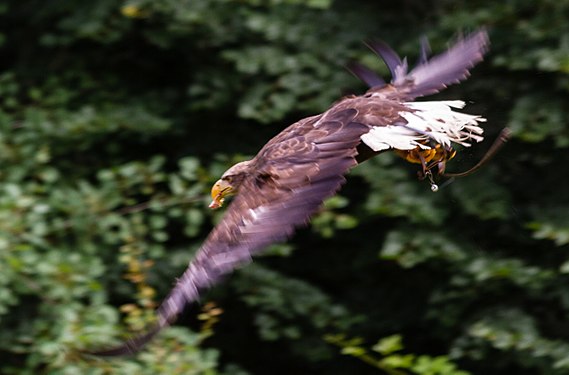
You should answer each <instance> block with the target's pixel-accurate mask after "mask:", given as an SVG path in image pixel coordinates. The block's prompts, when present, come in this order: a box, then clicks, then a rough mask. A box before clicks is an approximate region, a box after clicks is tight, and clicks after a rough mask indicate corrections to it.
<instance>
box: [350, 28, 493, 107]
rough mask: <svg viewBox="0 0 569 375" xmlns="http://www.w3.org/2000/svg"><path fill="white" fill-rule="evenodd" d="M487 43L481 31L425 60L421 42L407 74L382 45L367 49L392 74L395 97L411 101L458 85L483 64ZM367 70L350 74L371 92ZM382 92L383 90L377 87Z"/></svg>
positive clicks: (403, 61)
mask: <svg viewBox="0 0 569 375" xmlns="http://www.w3.org/2000/svg"><path fill="white" fill-rule="evenodd" d="M489 44H490V42H489V40H488V33H487V32H486V30H484V29H480V30H478V31H476V32H474V33H472V34H470V35H468V36H466V37H465V38H462V39H459V40H458V41H457V42H456V43H455V44H454V45H452V46H451V47H450V48H449V49H448V50H447V51H445V52H443V53H441V54H439V55H437V56H434V57H432V58H431V59H429V58H428V54H429V50H430V48H429V45H428V42H427V41H426V39H423V40H422V41H421V52H420V57H419V62H418V64H417V66H416V67H415V68H414V69H413V70H411V71H410V72H408V66H407V61H406V59H401V58H400V57H399V55H398V54H397V53H396V52H395V51H394V50H393V49H391V47H389V46H388V45H387V44H386V43H384V42H382V41H373V42H369V43H368V44H367V45H368V47H369V48H370V49H372V50H373V51H374V52H375V53H376V54H377V55H378V56H379V57H381V58H382V59H383V61H384V62H385V64H386V65H387V67H388V68H389V71H390V72H391V76H392V80H391V83H392V85H393V86H395V87H396V88H397V91H396V92H395V94H396V96H397V97H398V98H401V99H405V100H411V99H414V98H417V97H419V96H425V95H430V94H434V93H437V92H439V91H440V90H442V89H444V88H446V87H447V86H449V85H452V84H455V83H459V82H460V81H463V80H465V79H466V78H468V76H469V75H470V72H469V70H470V69H471V68H472V67H474V66H475V65H476V64H478V63H479V62H480V61H482V59H483V57H484V54H485V53H486V52H487V51H488V46H489ZM368 70H369V69H366V68H365V67H364V68H361V67H357V69H356V70H353V69H352V70H351V71H352V72H353V73H354V74H355V75H356V76H357V77H358V78H360V79H361V80H362V81H364V82H365V83H368V85H369V86H370V87H372V88H374V89H375V88H376V87H374V86H376V85H374V86H372V84H371V83H375V82H370V79H369V77H372V73H371V72H369V71H368ZM378 87H379V88H381V87H382V86H378Z"/></svg>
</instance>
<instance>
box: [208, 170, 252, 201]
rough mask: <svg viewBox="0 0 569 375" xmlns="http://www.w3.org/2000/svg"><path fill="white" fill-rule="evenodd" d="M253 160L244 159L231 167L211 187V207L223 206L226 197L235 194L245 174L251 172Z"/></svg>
mask: <svg viewBox="0 0 569 375" xmlns="http://www.w3.org/2000/svg"><path fill="white" fill-rule="evenodd" d="M250 163H251V160H247V161H242V162H241V163H237V164H235V165H234V166H233V167H231V168H229V169H228V170H227V171H225V173H224V174H223V175H222V176H221V178H220V179H219V180H217V182H216V183H215V184H213V186H212V188H211V199H212V201H211V203H210V204H209V208H211V209H216V208H219V207H221V206H223V201H224V200H225V198H226V197H228V196H231V195H235V194H237V192H238V191H239V187H240V186H241V183H242V182H243V179H244V178H245V176H247V175H248V174H249V172H250V171H249V169H250V167H249V166H250Z"/></svg>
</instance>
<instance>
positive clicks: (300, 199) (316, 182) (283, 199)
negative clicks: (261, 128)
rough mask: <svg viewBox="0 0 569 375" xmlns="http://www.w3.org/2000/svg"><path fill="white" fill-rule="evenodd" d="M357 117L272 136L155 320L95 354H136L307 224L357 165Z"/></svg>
mask: <svg viewBox="0 0 569 375" xmlns="http://www.w3.org/2000/svg"><path fill="white" fill-rule="evenodd" d="M356 115H357V110H355V109H343V110H342V109H338V108H337V107H333V108H332V109H330V110H329V111H328V112H326V113H325V114H324V115H322V116H321V117H312V118H308V119H305V120H303V121H301V122H299V123H297V124H295V125H293V126H291V127H289V128H288V129H286V130H285V131H283V132H282V133H281V134H279V135H278V136H277V137H275V138H274V139H273V140H271V141H270V142H269V143H268V144H267V145H266V146H265V147H264V148H263V149H262V150H261V151H260V152H259V154H258V156H257V157H256V158H255V159H253V160H254V161H255V171H253V173H252V174H251V175H250V176H248V177H247V178H246V179H245V181H244V182H243V185H241V188H240V190H239V193H238V195H237V197H236V198H235V199H234V200H233V202H232V203H231V205H230V207H229V208H228V210H227V212H226V214H225V216H224V217H223V219H222V220H221V222H220V223H219V224H218V225H217V226H216V227H215V229H214V230H213V231H212V232H211V234H210V235H209V237H208V238H207V239H206V241H205V242H204V244H203V246H202V247H201V248H200V250H199V251H198V253H197V254H196V257H195V258H194V259H193V260H192V261H191V263H190V264H189V267H188V269H187V270H186V271H185V272H184V274H183V275H182V277H181V278H180V279H179V280H178V282H177V284H176V286H175V287H174V288H173V290H172V291H171V292H170V294H169V295H168V297H166V299H165V300H164V302H163V303H162V305H161V306H160V308H159V309H158V312H157V313H158V322H157V323H156V325H155V326H154V327H152V328H151V329H150V330H149V331H148V332H147V333H146V334H143V335H140V336H137V337H134V338H133V339H131V340H128V341H127V342H126V343H125V344H123V345H121V346H119V347H115V348H112V349H109V350H104V351H99V352H95V353H91V354H95V355H101V356H105V355H106V356H113V355H122V354H131V353H135V352H137V351H138V350H139V349H140V348H141V347H142V346H143V345H144V344H145V343H147V342H148V341H149V340H150V339H151V338H152V337H153V336H154V335H156V334H157V333H158V332H159V331H160V329H161V328H163V327H165V326H167V325H169V324H170V323H172V322H173V321H174V320H175V319H176V317H177V316H178V315H179V314H180V313H181V312H182V310H183V309H184V307H185V306H186V305H187V304H188V303H190V302H193V301H195V300H197V299H198V298H199V295H200V292H201V291H203V290H204V289H206V288H208V287H210V286H212V285H213V284H215V283H217V282H218V281H219V280H220V278H221V277H222V276H224V275H226V274H228V273H230V272H231V271H233V270H234V269H235V268H238V267H240V266H242V265H244V264H246V263H248V262H250V261H251V257H252V256H253V255H255V254H256V253H258V252H260V251H261V250H262V249H263V248H265V247H266V246H267V245H270V244H272V243H274V242H278V241H283V240H285V239H286V238H288V237H289V236H290V235H291V234H292V233H293V231H294V229H295V228H296V227H298V226H301V225H304V224H305V223H306V222H307V221H308V219H309V218H310V216H311V215H312V214H314V213H315V211H316V210H317V209H318V208H319V207H320V206H321V204H322V202H323V200H324V199H326V198H328V197H330V196H332V195H333V194H334V193H336V191H337V190H338V189H339V188H340V186H341V185H342V184H343V182H344V181H345V179H344V176H343V175H344V174H345V173H346V172H347V171H348V170H349V169H350V168H351V167H353V166H355V165H356V161H355V156H356V153H357V152H356V146H357V144H358V143H360V136H361V135H362V134H364V133H365V132H367V131H368V130H369V128H368V127H367V126H364V125H361V124H358V123H355V122H353V119H354V118H355V117H356Z"/></svg>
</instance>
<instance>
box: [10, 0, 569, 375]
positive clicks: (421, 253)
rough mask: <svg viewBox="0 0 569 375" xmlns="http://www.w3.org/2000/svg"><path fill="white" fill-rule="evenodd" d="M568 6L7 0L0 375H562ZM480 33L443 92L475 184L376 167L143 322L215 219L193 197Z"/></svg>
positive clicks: (364, 169)
mask: <svg viewBox="0 0 569 375" xmlns="http://www.w3.org/2000/svg"><path fill="white" fill-rule="evenodd" d="M568 20H569V1H566V0H563V1H549V0H540V1H530V0H512V1H425V0H420V1H419V0H407V1H391V2H386V1H358V2H355V1H350V0H336V1H332V0H309V1H300V0H241V1H237V0H132V1H116V0H97V1H72V0H68V1H65V0H59V1H53V0H52V1H45V0H28V1H20V0H4V1H2V2H1V3H0V54H1V56H2V57H1V58H0V357H1V361H0V373H3V374H38V373H44V374H77V373H81V374H218V373H219V374H221V373H222V374H373V373H387V374H392V375H401V374H424V375H428V374H445V375H450V374H453V375H464V374H467V373H470V374H520V375H526V374H569V323H568V322H567V317H568V313H569V288H568V285H569V277H568V275H567V274H568V273H569V254H568V250H569V247H568V244H569V215H568V208H569V172H568V166H567V165H568V163H569V153H568V152H567V149H568V147H569V130H568V129H569V127H568V113H569V112H568V110H567V105H568V103H569V102H568V98H569V21H568ZM481 26H484V27H487V29H488V30H489V33H490V38H491V41H492V46H491V51H490V53H489V55H488V56H487V58H486V60H485V61H484V62H483V63H482V64H480V65H479V66H478V67H476V68H475V69H474V70H473V72H472V77H471V78H470V79H469V80H468V81H466V82H464V83H463V84H461V85H459V86H453V87H451V88H450V89H448V90H446V91H444V92H442V93H441V94H438V95H437V96H434V97H433V98H435V99H462V100H465V101H467V102H468V106H467V107H466V109H465V110H466V111H467V112H468V113H474V114H481V115H483V116H485V117H486V118H487V119H488V122H487V123H486V124H484V127H485V134H486V141H485V142H483V143H482V144H480V145H476V146H474V147H472V148H471V149H467V150H460V151H459V153H458V155H457V157H456V158H455V159H453V160H452V161H451V162H450V163H449V165H448V169H449V170H450V171H453V172H454V171H463V170H466V169H468V168H470V167H471V166H472V165H474V164H475V163H476V162H477V161H478V160H479V159H480V158H481V157H482V155H483V154H484V152H485V151H486V150H487V149H488V147H489V146H490V144H491V142H492V140H493V139H494V138H495V137H496V135H497V134H498V133H499V131H500V130H501V129H502V128H503V127H505V126H508V127H510V128H511V129H512V131H513V138H512V139H511V140H510V142H508V144H507V145H506V147H504V148H503V150H502V151H501V152H500V153H499V154H498V155H497V156H496V157H495V158H494V159H493V160H492V161H491V162H490V163H489V164H488V165H487V166H486V167H485V168H484V169H483V170H481V171H480V172H478V173H476V174H475V175H472V176H469V177H466V178H463V179H457V180H455V181H454V182H452V183H451V184H450V185H448V186H447V187H445V188H443V189H441V191H440V192H438V193H436V194H433V193H432V192H431V191H430V189H429V186H428V184H427V183H425V182H419V181H417V179H416V171H417V167H416V166H414V165H410V164H407V163H405V162H404V161H403V160H401V159H399V158H397V157H396V156H395V155H392V154H384V155H381V156H379V157H378V158H376V159H374V160H371V161H370V162H368V163H365V164H364V165H361V166H360V167H358V168H357V169H355V170H354V171H353V172H352V173H351V174H350V176H349V177H348V183H347V185H346V186H345V188H344V189H343V190H342V191H341V193H340V195H339V196H338V197H336V198H334V199H331V200H330V201H328V202H327V203H326V206H325V209H324V210H323V211H322V212H320V213H319V214H318V215H317V216H316V217H315V218H314V220H313V221H312V225H311V226H310V227H309V228H307V229H303V230H300V231H299V232H298V233H297V235H296V236H295V237H294V238H293V239H292V240H291V241H290V242H289V243H287V244H284V245H276V246H273V247H271V249H269V250H268V252H267V256H263V257H259V258H257V259H256V262H255V263H254V264H253V265H251V266H248V267H246V268H244V269H242V270H240V271H238V272H236V273H235V274H234V275H232V276H231V277H229V278H228V279H227V280H225V282H224V283H223V284H222V285H219V286H217V287H215V288H214V289H213V290H212V291H210V292H209V293H207V294H206V295H204V297H203V299H202V301H201V302H200V304H196V305H194V306H192V307H190V308H188V310H187V312H186V313H185V314H184V316H183V317H182V319H181V320H180V322H179V324H177V325H176V326H175V327H173V328H171V329H167V330H166V331H165V332H164V333H163V334H162V335H160V336H159V337H158V338H157V339H156V340H154V341H153V343H152V344H151V345H149V346H148V348H147V350H145V351H144V352H143V353H141V354H139V355H137V356H132V357H127V358H121V359H116V360H100V359H93V358H85V357H82V356H81V355H80V353H79V351H80V350H82V349H89V348H91V349H92V348H97V347H101V346H105V345H109V344H111V343H113V342H117V341H118V340H119V339H121V338H124V337H125V335H127V334H128V333H132V332H136V331H138V330H140V329H142V328H143V327H144V326H145V325H146V324H148V323H149V322H150V321H151V319H152V311H153V310H154V308H155V307H156V304H157V303H158V302H159V301H160V300H161V298H162V297H163V296H164V295H165V294H166V293H167V292H168V290H169V288H170V287H171V286H172V285H173V283H174V281H175V278H176V277H177V276H178V275H180V274H181V273H182V272H183V270H184V268H185V266H186V265H187V262H188V261H189V260H190V259H191V257H192V254H193V252H194V251H195V249H196V248H197V247H198V246H199V245H200V243H201V242H202V241H203V239H204V237H205V236H206V235H207V233H208V232H209V230H210V229H211V228H212V226H213V224H214V223H215V221H216V220H219V217H220V215H222V212H215V213H212V212H210V211H209V210H208V209H207V203H208V191H209V188H210V186H211V184H212V183H213V182H214V181H215V180H216V179H217V178H218V177H219V175H220V174H221V173H222V172H223V171H224V170H225V169H226V168H227V167H229V166H230V165H231V164H233V163H234V162H237V161H240V160H244V159H246V158H248V157H250V156H252V155H254V154H255V152H256V151H257V150H258V149H259V148H260V147H261V146H262V145H263V144H264V143H265V142H266V141H267V140H268V139H269V138H270V137H271V136H273V135H274V134H276V133H278V132H279V131H280V130H281V129H283V128H284V127H285V126H287V125H289V124H290V123H292V122H294V121H296V120H298V119H300V118H302V117H305V116H308V115H311V114H315V113H318V112H321V111H323V110H325V109H326V108H328V106H329V105H330V104H331V103H333V102H334V101H335V100H337V99H338V98H340V97H341V96H342V95H344V94H346V93H362V92H364V91H365V87H364V85H362V84H361V83H360V82H358V81H357V80H356V79H355V78H354V77H352V76H351V75H350V74H349V73H348V72H347V71H346V70H345V69H344V68H343V66H344V65H345V64H346V63H347V62H349V61H351V60H359V61H362V62H364V63H366V64H368V65H370V66H373V67H374V69H377V71H378V72H380V73H381V74H382V75H384V76H387V73H388V71H387V69H386V67H385V66H384V65H383V64H382V63H381V62H380V61H379V60H378V59H377V58H376V57H375V56H374V55H373V53H371V52H370V51H368V50H367V49H366V48H365V46H364V45H363V44H362V41H364V40H366V39H369V38H381V39H383V40H385V41H387V42H388V43H389V44H390V45H392V46H393V48H394V49H396V50H397V51H398V52H399V53H400V54H401V55H403V56H408V57H409V59H410V62H411V63H413V61H414V60H415V59H416V58H417V56H418V51H419V43H418V41H419V38H420V37H421V36H422V35H426V36H428V37H429V39H430V41H431V46H432V49H433V51H435V52H441V51H443V50H444V49H445V48H446V47H447V46H448V43H449V41H452V40H453V38H456V37H457V36H458V35H459V34H460V33H461V32H466V33H467V32H470V31H473V30H475V29H477V28H479V27H481Z"/></svg>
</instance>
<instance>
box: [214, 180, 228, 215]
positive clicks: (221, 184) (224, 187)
mask: <svg viewBox="0 0 569 375" xmlns="http://www.w3.org/2000/svg"><path fill="white" fill-rule="evenodd" d="M232 193H233V187H232V186H231V184H230V183H229V182H228V181H225V180H217V182H216V183H215V184H213V187H212V188H211V199H212V201H211V203H210V204H209V208H211V209H216V208H219V207H221V206H223V201H224V200H225V197H227V196H228V195H231V194H232Z"/></svg>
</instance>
